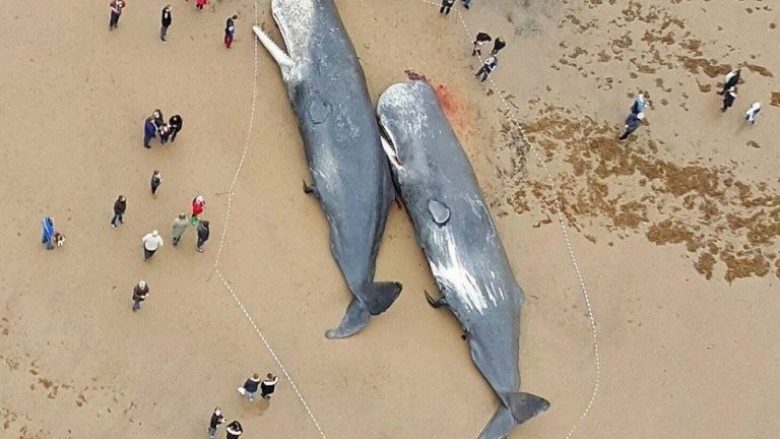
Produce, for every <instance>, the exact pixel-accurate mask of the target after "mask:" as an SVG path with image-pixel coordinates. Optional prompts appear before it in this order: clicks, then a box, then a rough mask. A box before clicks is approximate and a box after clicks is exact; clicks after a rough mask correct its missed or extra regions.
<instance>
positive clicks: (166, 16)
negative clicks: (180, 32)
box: [160, 5, 173, 41]
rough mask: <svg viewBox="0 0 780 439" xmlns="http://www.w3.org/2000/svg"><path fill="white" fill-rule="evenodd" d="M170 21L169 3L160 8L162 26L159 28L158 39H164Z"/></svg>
mask: <svg viewBox="0 0 780 439" xmlns="http://www.w3.org/2000/svg"><path fill="white" fill-rule="evenodd" d="M172 22H173V17H171V5H165V7H164V8H163V9H162V27H161V28H160V39H161V40H162V41H165V36H166V35H167V34H168V28H169V27H170V26H171V23H172Z"/></svg>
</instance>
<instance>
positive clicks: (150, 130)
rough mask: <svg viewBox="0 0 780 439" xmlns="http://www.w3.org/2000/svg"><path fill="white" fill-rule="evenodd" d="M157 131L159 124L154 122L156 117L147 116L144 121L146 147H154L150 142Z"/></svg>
mask: <svg viewBox="0 0 780 439" xmlns="http://www.w3.org/2000/svg"><path fill="white" fill-rule="evenodd" d="M155 133H157V125H155V124H154V117H151V116H150V117H147V118H146V121H145V122H144V148H147V149H148V148H151V147H152V145H150V144H149V143H150V142H151V141H152V139H153V138H154V136H155Z"/></svg>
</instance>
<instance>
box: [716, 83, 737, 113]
mask: <svg viewBox="0 0 780 439" xmlns="http://www.w3.org/2000/svg"><path fill="white" fill-rule="evenodd" d="M735 100H737V87H731V88H730V89H728V90H726V93H724V94H723V107H722V108H721V109H720V111H722V112H724V113H725V112H726V110H728V109H729V107H731V106H732V105H734V101H735Z"/></svg>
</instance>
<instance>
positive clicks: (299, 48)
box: [253, 0, 401, 338]
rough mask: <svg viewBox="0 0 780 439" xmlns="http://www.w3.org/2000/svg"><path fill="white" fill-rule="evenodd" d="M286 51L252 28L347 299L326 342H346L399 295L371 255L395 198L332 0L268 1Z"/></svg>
mask: <svg viewBox="0 0 780 439" xmlns="http://www.w3.org/2000/svg"><path fill="white" fill-rule="evenodd" d="M271 12H272V14H273V18H274V21H275V22H276V24H277V26H278V27H279V31H280V32H281V34H282V38H283V39H284V44H285V46H286V51H284V50H282V49H280V48H279V46H277V45H276V44H275V43H274V42H273V41H272V40H271V38H269V37H268V35H266V34H265V32H263V30H262V29H261V28H260V27H258V26H254V27H253V30H254V32H255V34H256V35H257V37H258V39H259V40H260V42H261V43H262V44H263V46H265V48H266V49H267V50H268V52H269V53H270V54H271V56H272V57H273V58H274V60H275V61H276V62H277V64H278V65H279V68H280V70H281V73H282V79H283V81H284V84H285V85H286V86H287V93H288V96H289V98H290V103H291V104H292V107H293V111H294V113H295V115H296V117H297V118H298V126H299V130H300V133H301V136H302V137H303V143H304V149H305V152H306V159H307V161H308V164H309V171H310V173H311V178H312V181H313V184H312V186H311V188H309V187H308V186H306V184H305V183H304V190H305V191H306V192H307V193H310V194H312V195H314V196H315V197H316V198H318V199H319V201H320V205H321V207H322V210H323V211H324V212H325V216H326V217H327V219H328V224H329V226H330V249H331V253H332V255H333V258H334V259H335V260H336V262H337V264H338V266H339V268H340V270H341V273H342V275H343V276H344V279H345V280H346V282H347V285H348V287H349V290H350V291H351V293H352V296H353V298H352V301H351V303H350V304H349V306H348V308H347V311H346V313H345V315H344V317H343V320H342V322H341V324H340V325H339V327H338V328H337V329H332V330H329V331H327V332H326V337H328V338H344V337H349V336H351V335H353V334H355V333H357V332H359V331H360V330H361V329H363V328H364V327H365V326H366V325H367V324H368V321H369V316H370V315H377V314H380V313H382V312H384V311H385V310H386V309H387V308H389V307H390V305H391V304H392V303H393V302H394V301H395V299H396V298H397V297H398V295H399V294H400V292H401V284H400V283H397V282H374V272H375V268H376V257H377V253H378V251H379V244H380V242H381V240H382V234H383V232H384V229H385V222H386V220H387V215H388V211H389V208H390V205H391V203H392V202H393V200H394V199H395V191H394V189H393V184H392V177H391V175H390V169H389V168H388V166H387V160H386V158H385V157H384V154H383V153H382V150H381V146H380V140H379V139H380V135H379V127H378V125H377V121H376V117H375V114H374V107H373V105H372V104H371V99H370V97H369V95H368V90H367V87H366V80H365V76H364V74H363V69H362V68H361V67H360V63H359V62H358V58H357V54H356V53H355V49H354V47H353V46H352V43H351V41H350V39H349V36H348V35H347V32H346V31H345V29H344V26H343V24H342V22H341V18H340V17H339V14H338V11H337V10H336V6H335V4H334V2H333V1H332V0H273V1H272V2H271Z"/></svg>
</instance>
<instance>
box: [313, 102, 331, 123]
mask: <svg viewBox="0 0 780 439" xmlns="http://www.w3.org/2000/svg"><path fill="white" fill-rule="evenodd" d="M328 116H330V105H329V104H328V103H327V102H325V101H323V100H322V99H321V98H320V97H319V96H318V97H315V98H314V99H312V101H311V105H309V117H310V118H311V121H312V122H314V123H315V124H320V123H323V122H325V121H326V120H328Z"/></svg>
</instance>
